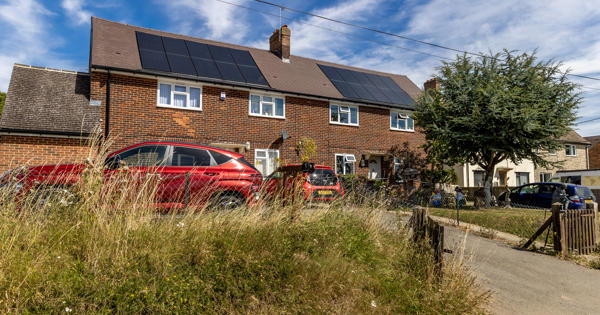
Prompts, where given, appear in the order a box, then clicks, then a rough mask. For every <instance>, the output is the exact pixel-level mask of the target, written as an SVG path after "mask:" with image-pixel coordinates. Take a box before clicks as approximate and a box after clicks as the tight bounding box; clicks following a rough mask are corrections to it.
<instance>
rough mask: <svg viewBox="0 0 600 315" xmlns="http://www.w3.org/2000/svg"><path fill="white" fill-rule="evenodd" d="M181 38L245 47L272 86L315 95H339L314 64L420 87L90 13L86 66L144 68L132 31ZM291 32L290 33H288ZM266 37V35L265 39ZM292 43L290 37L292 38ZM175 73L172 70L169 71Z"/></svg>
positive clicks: (414, 91) (413, 91) (403, 84)
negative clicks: (99, 16) (288, 59)
mask: <svg viewBox="0 0 600 315" xmlns="http://www.w3.org/2000/svg"><path fill="white" fill-rule="evenodd" d="M136 31H139V32H145V33H150V34H155V35H159V36H168V37H173V38H179V39H185V40H189V41H195V42H199V43H205V44H210V45H217V46H222V47H229V48H234V49H242V50H247V51H249V52H250V54H251V55H252V58H254V61H255V62H256V65H257V66H258V68H259V69H260V70H261V72H262V73H263V75H264V76H265V79H266V80H267V82H268V83H269V85H270V86H271V88H272V89H273V90H276V91H280V92H289V93H296V94H302V95H311V96H317V97H324V98H331V99H343V96H342V94H341V93H340V92H339V91H338V90H337V89H336V88H335V86H334V85H333V84H332V83H331V81H329V79H328V78H327V77H326V76H325V74H324V73H323V72H322V71H321V69H320V68H319V66H318V65H317V64H323V65H328V66H333V67H340V68H345V69H350V70H355V71H361V72H366V73H373V74H378V75H383V76H389V77H391V78H392V80H394V82H396V84H398V86H399V87H400V88H401V89H403V90H404V91H405V92H406V93H407V94H408V95H410V97H411V98H412V99H413V100H416V99H417V97H418V96H419V94H420V93H421V89H419V87H418V86H416V85H415V84H414V83H413V82H412V81H411V80H410V79H408V77H406V76H404V75H397V74H390V73H383V72H378V71H372V70H367V69H361V68H355V67H350V66H345V65H339V64H335V63H331V62H326V61H321V60H315V59H310V58H304V57H300V56H295V55H291V56H290V62H289V63H285V62H282V61H281V59H280V58H279V57H277V56H276V55H274V54H273V53H271V52H270V51H268V50H263V49H257V48H252V47H245V46H239V45H233V44H227V43H221V42H215V41H211V40H206V39H201V38H195V37H190V36H184V35H179V34H173V33H167V32H162V31H157V30H152V29H147V28H142V27H137V26H132V25H127V24H122V23H117V22H113V21H108V20H104V19H100V18H96V17H92V39H91V40H92V44H91V54H90V58H91V60H90V66H91V67H92V68H94V67H97V68H110V69H120V70H125V71H134V72H142V73H143V72H146V71H145V70H144V69H142V65H141V63H140V56H139V51H138V47H137V41H136V35H135V32H136ZM292 36H293V34H292ZM265 41H266V39H265ZM292 45H293V40H292ZM292 49H293V46H292ZM173 75H176V74H173ZM390 107H401V108H409V109H410V108H413V107H414V104H391V105H390Z"/></svg>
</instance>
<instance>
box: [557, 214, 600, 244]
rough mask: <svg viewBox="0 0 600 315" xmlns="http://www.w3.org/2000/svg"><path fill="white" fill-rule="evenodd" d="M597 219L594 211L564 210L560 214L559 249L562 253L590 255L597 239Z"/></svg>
mask: <svg viewBox="0 0 600 315" xmlns="http://www.w3.org/2000/svg"><path fill="white" fill-rule="evenodd" d="M597 226H598V217H597V212H596V211H594V209H585V210H566V211H564V212H561V213H560V247H561V249H562V253H563V254H566V253H573V252H577V253H578V254H580V255H587V254H590V253H592V251H594V249H595V248H596V240H597V239H598V235H597V233H598V231H597Z"/></svg>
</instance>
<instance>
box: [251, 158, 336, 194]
mask: <svg viewBox="0 0 600 315" xmlns="http://www.w3.org/2000/svg"><path fill="white" fill-rule="evenodd" d="M299 180H300V181H299ZM284 184H285V186H284ZM296 184H297V185H301V187H302V194H303V195H304V199H305V200H334V199H337V198H339V197H343V196H344V190H343V188H342V185H341V183H340V180H339V178H338V177H337V175H336V174H335V172H334V171H333V170H332V169H331V167H329V166H325V165H314V164H313V163H303V164H289V165H284V166H281V167H279V168H278V169H277V170H276V171H275V172H273V174H271V175H270V176H269V177H267V178H266V179H265V183H264V188H263V189H264V191H265V194H266V195H267V197H270V196H276V194H277V193H278V192H283V191H284V189H290V188H291V187H292V186H293V185H296Z"/></svg>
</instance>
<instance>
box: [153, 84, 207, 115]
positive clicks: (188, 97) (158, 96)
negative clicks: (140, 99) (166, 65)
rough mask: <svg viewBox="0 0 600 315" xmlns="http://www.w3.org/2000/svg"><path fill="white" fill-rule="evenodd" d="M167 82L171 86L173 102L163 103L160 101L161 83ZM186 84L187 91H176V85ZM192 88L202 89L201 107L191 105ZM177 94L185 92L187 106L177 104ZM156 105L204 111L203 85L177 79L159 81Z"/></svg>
mask: <svg viewBox="0 0 600 315" xmlns="http://www.w3.org/2000/svg"><path fill="white" fill-rule="evenodd" d="M161 84H166V85H170V86H171V104H161V103H160V85H161ZM176 85H177V86H185V92H175V86H176ZM190 88H195V89H199V90H200V107H190ZM175 94H180V95H181V94H185V95H186V100H185V105H186V107H179V106H175ZM156 107H164V108H175V109H184V110H195V111H202V85H200V84H190V83H187V82H176V81H158V83H157V84H156Z"/></svg>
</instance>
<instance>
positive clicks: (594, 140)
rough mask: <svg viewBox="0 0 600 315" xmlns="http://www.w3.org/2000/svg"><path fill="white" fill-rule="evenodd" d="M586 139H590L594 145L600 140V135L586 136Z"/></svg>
mask: <svg viewBox="0 0 600 315" xmlns="http://www.w3.org/2000/svg"><path fill="white" fill-rule="evenodd" d="M584 139H585V140H587V141H589V142H590V143H591V144H592V145H596V143H598V142H600V136H591V137H584Z"/></svg>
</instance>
